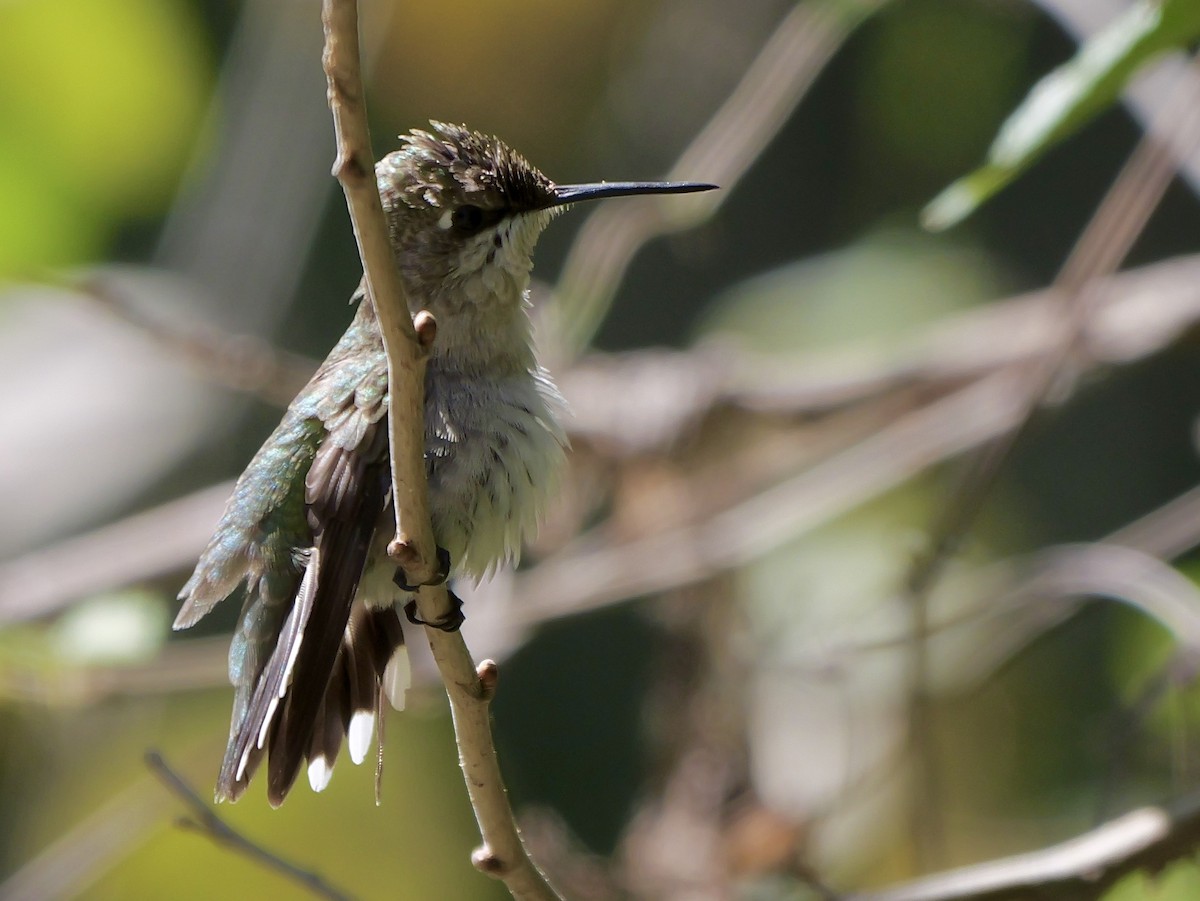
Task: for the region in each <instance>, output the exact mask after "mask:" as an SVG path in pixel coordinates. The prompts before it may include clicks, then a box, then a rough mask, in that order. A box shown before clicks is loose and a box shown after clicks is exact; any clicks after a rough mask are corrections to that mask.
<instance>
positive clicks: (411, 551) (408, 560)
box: [387, 535, 425, 584]
mask: <svg viewBox="0 0 1200 901" xmlns="http://www.w3.org/2000/svg"><path fill="white" fill-rule="evenodd" d="M387 553H388V557H389V558H390V559H391V560H392V562H393V563H395V564H396V565H397V566H399V567H400V568H401V569H403V570H404V571H405V572H408V571H409V570H416V569H420V568H421V566H422V564H423V563H424V562H425V561H424V558H423V557H422V556H421V552H420V551H418V550H417V547H416V545H414V544H413V542H412V539H411V538H409V537H408V536H407V535H397V536H396V537H395V538H393V539H392V540H391V541H390V542H388V546H387ZM414 584H416V583H414Z"/></svg>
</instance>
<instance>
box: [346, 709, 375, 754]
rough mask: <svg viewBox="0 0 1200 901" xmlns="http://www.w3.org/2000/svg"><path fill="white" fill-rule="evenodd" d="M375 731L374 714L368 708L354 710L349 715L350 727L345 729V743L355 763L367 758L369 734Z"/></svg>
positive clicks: (369, 747)
mask: <svg viewBox="0 0 1200 901" xmlns="http://www.w3.org/2000/svg"><path fill="white" fill-rule="evenodd" d="M374 732H375V714H374V712H373V711H370V710H359V711H356V712H355V714H354V716H352V717H350V728H349V729H347V730H346V739H347V741H346V744H347V745H348V746H349V749H350V759H351V760H353V761H354V762H355V764H359V763H362V762H363V761H364V760H366V759H367V752H368V751H369V750H371V736H372V735H373V734H374Z"/></svg>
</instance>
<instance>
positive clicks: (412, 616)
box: [404, 589, 466, 632]
mask: <svg viewBox="0 0 1200 901" xmlns="http://www.w3.org/2000/svg"><path fill="white" fill-rule="evenodd" d="M446 597H448V598H449V599H450V610H449V611H448V612H447V613H446V615H445V616H441V617H439V618H438V619H436V620H434V621H433V622H429V621H427V620H423V619H421V617H419V616H417V602H416V601H409V602H408V603H407V604H405V605H404V615H405V616H406V617H408V621H409V622H410V623H412V624H413V625H414V626H429V627H431V628H433V629H439V630H441V631H442V632H457V631H458V630H459V628H460V627H461V626H462V624H463V620H465V619H466V616H464V615H463V612H462V608H463V602H462V599H461V598H460V597H459V596H458V595H456V594H455V593H454V592H453V591H450V590H449V589H447V591H446Z"/></svg>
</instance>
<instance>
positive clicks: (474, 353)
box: [174, 122, 715, 807]
mask: <svg viewBox="0 0 1200 901" xmlns="http://www.w3.org/2000/svg"><path fill="white" fill-rule="evenodd" d="M430 126H431V127H430V129H429V130H421V129H414V130H413V131H412V132H410V133H409V134H407V135H403V136H401V138H400V146H399V149H397V150H396V151H394V152H392V153H390V154H388V155H387V156H385V157H384V158H383V159H382V160H380V161H379V163H378V164H377V165H376V167H375V174H376V180H377V182H378V187H379V193H380V197H381V199H382V202H383V210H384V214H385V217H386V220H387V225H388V233H389V237H390V240H391V245H392V250H393V253H394V259H395V263H396V266H397V268H398V271H399V273H400V278H401V281H402V284H403V286H404V293H405V296H406V297H407V298H408V303H409V307H410V310H409V312H410V313H411V314H412V315H414V316H415V315H416V314H417V313H418V312H420V311H421V310H427V311H429V312H430V313H431V314H432V315H433V316H434V317H435V320H436V322H437V338H436V341H435V342H434V345H433V347H432V348H431V351H430V355H429V357H428V360H427V365H426V371H425V408H424V419H425V422H424V460H425V472H426V476H427V479H428V486H429V507H430V514H431V518H432V525H433V534H434V538H435V540H436V542H437V545H438V558H439V563H440V564H441V570H442V574H443V575H445V576H447V577H455V578H457V577H466V578H471V579H474V580H476V581H478V580H479V579H482V578H483V577H485V576H486V575H488V574H489V573H490V572H491V571H493V570H494V569H495V568H496V567H498V566H501V565H504V564H507V563H515V562H516V560H517V558H518V556H519V554H520V550H521V545H522V542H523V540H524V539H526V538H528V537H529V536H530V535H531V533H533V532H534V530H535V529H536V526H537V521H538V516H539V511H540V510H541V507H542V506H543V503H544V502H545V500H546V499H547V497H548V496H549V495H550V494H551V492H552V491H553V490H554V486H555V483H556V475H557V473H558V471H559V469H560V467H561V466H562V464H563V462H564V458H565V453H566V446H567V437H566V433H565V431H564V427H563V421H564V417H565V416H566V412H567V408H566V402H565V401H564V400H563V398H562V396H561V394H560V393H559V391H558V389H557V388H556V387H555V384H554V381H553V380H552V378H551V377H550V374H549V373H548V372H547V371H546V370H545V368H543V367H542V365H541V364H540V363H539V362H538V357H537V353H536V349H535V347H534V343H533V334H532V332H533V329H532V321H531V319H530V315H529V311H530V305H529V276H530V271H531V269H532V266H533V252H534V247H535V245H536V244H537V241H538V238H539V236H540V235H541V233H542V230H543V229H544V228H545V227H546V225H547V224H548V223H549V222H550V220H551V219H553V218H554V216H555V215H556V214H558V213H559V212H561V211H562V210H563V209H565V208H566V207H567V205H569V204H572V203H576V202H579V201H586V200H594V199H599V198H604V197H617V196H623V195H634V194H677V193H687V192H693V191H706V190H710V189H712V188H713V187H715V186H714V185H707V184H699V183H692V182H600V183H595V184H579V185H558V184H555V183H554V182H552V181H551V180H550V179H548V178H547V177H546V176H545V175H543V174H542V173H541V172H540V171H538V170H537V169H536V168H534V166H532V165H531V164H530V163H529V162H527V161H526V160H525V159H524V158H523V157H522V156H521V155H520V154H518V153H516V152H515V151H514V150H512V149H511V148H510V147H508V146H507V145H506V144H504V143H503V142H501V141H500V140H499V139H497V138H495V137H490V136H486V135H483V134H481V133H479V132H476V131H472V130H470V129H468V128H466V127H465V126H460V125H450V124H446V123H442V122H431V123H430ZM351 302H352V303H356V304H357V309H356V311H355V314H354V318H353V320H352V322H351V323H350V326H349V327H348V328H347V330H346V332H345V333H344V334H343V335H342V337H341V340H340V341H338V343H337V345H336V346H335V347H334V348H333V350H332V351H330V353H329V356H328V357H326V359H325V361H324V362H323V363H322V364H321V365H320V367H319V368H318V369H317V371H316V373H315V374H314V375H313V377H312V379H311V380H310V381H309V382H308V384H307V385H306V386H305V387H304V388H303V389H302V390H301V391H300V393H299V394H298V395H297V396H296V398H295V399H294V400H293V401H292V403H291V404H290V405H289V406H288V409H287V412H286V414H285V415H284V417H283V420H282V421H281V422H280V424H279V426H278V427H277V428H276V429H275V431H274V432H272V433H271V435H270V437H268V438H267V440H266V443H264V444H263V446H262V448H261V449H260V450H259V451H258V453H257V454H256V455H255V456H254V458H253V459H252V460H251V461H250V464H249V465H248V466H247V468H246V470H245V472H244V473H242V475H241V477H240V478H239V479H238V480H237V483H236V486H235V487H234V490H233V495H232V497H231V498H230V499H229V502H228V504H227V505H226V507H225V511H224V513H223V514H222V516H221V519H220V521H219V523H218V525H217V528H216V531H215V533H214V535H213V537H212V538H211V540H210V541H209V543H208V545H207V547H206V548H205V549H204V551H203V553H202V554H201V556H200V560H199V562H198V564H197V565H196V569H195V571H194V572H193V573H192V575H191V577H190V578H189V579H188V580H187V583H186V584H185V585H184V586H183V588H182V590H181V591H180V593H179V600H180V601H182V607H181V608H180V611H179V614H178V616H177V617H176V619H175V623H174V628H175V629H185V628H188V627H189V626H192V625H194V624H195V623H197V622H198V621H199V620H200V619H201V618H202V617H204V616H205V615H206V614H207V613H208V612H209V611H211V610H212V609H213V608H214V607H215V606H216V605H217V604H219V603H220V602H221V601H223V600H225V599H226V598H228V597H231V596H237V597H238V599H239V600H240V601H241V605H242V609H241V615H240V617H239V619H238V624H237V627H236V630H235V632H234V636H233V640H232V642H231V645H230V650H229V679H230V682H231V683H232V684H233V687H234V702H233V715H232V720H231V724H230V732H229V743H228V746H227V749H226V752H225V756H224V759H223V761H222V763H221V768H220V772H219V774H218V777H217V787H216V799H217V800H218V801H222V800H230V801H236V800H237V799H238V797H240V796H241V794H242V793H243V792H244V791H245V789H246V787H247V786H248V785H249V782H250V779H251V777H252V776H253V775H254V773H255V771H256V769H257V767H258V765H259V763H260V762H261V761H262V758H263V757H264V756H265V757H266V758H267V761H268V762H267V798H268V801H269V802H270V803H271V805H272V806H275V807H277V806H279V805H280V804H282V803H283V800H284V798H285V797H286V796H287V794H288V792H289V791H290V789H291V788H292V786H293V784H294V783H295V781H296V778H297V776H298V775H299V772H300V769H301V768H302V767H304V766H305V764H307V775H308V781H309V784H310V785H311V787H312V788H313V789H314V790H315V791H322V790H323V789H324V788H325V787H326V786H327V785H328V784H329V781H330V779H331V777H332V773H333V765H334V761H335V760H336V758H337V755H338V752H339V750H340V748H341V745H342V742H343V740H345V742H346V745H347V748H348V751H349V754H350V757H351V759H352V760H353V761H354V762H355V763H361V762H362V761H363V760H364V759H365V758H366V756H367V753H368V751H369V750H370V748H371V745H372V736H373V734H374V732H375V731H376V730H375V725H376V722H377V721H379V722H380V723H381V717H382V715H383V710H384V707H383V704H384V701H385V700H386V701H387V702H388V703H390V704H391V706H392V707H394V708H395V709H403V707H404V700H405V692H406V691H407V689H408V687H409V684H410V681H411V674H410V669H409V663H408V655H407V652H406V650H405V645H404V631H403V626H402V625H401V617H402V615H403V617H404V618H405V619H408V620H410V621H412V622H418V623H419V622H420V620H418V619H417V617H416V616H415V613H414V610H415V605H413V604H412V592H413V591H414V590H415V588H414V586H412V585H410V584H409V583H408V579H407V577H406V575H405V574H404V572H403V570H400V569H398V568H397V567H396V565H395V564H394V563H393V562H391V561H390V559H389V557H388V554H387V544H388V542H389V540H390V539H391V537H392V533H393V531H394V529H393V526H394V518H393V513H392V502H391V483H390V466H389V456H388V454H389V449H388V426H387V417H388V382H387V359H386V356H385V354H384V347H383V340H382V338H381V335H380V328H379V321H378V319H377V318H376V313H375V308H374V305H373V303H372V301H371V299H370V297H369V296H368V295H367V292H366V289H365V287H364V286H363V285H362V284H360V286H359V288H358V290H357V291H356V292H354V294H353V295H352V298H351ZM456 603H457V605H458V607H459V608H461V602H459V601H457V600H456ZM461 622H462V615H461V612H456V614H452V615H451V616H449V617H448V618H447V619H446V620H445V621H444V622H439V623H433V624H432V625H435V626H437V627H439V628H444V629H448V630H449V629H455V628H458V626H459V625H460V624H461ZM427 625H428V624H427ZM380 732H382V730H380Z"/></svg>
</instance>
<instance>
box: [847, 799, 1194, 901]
mask: <svg viewBox="0 0 1200 901" xmlns="http://www.w3.org/2000/svg"><path fill="white" fill-rule="evenodd" d="M1198 844H1200V796H1197V795H1191V796H1188V797H1186V798H1184V799H1181V800H1180V801H1177V802H1176V803H1174V804H1172V805H1171V806H1169V807H1143V808H1141V809H1139V810H1135V811H1132V812H1131V813H1127V814H1125V815H1124V816H1121V817H1118V818H1117V819H1115V820H1111V821H1110V822H1108V823H1105V824H1104V825H1103V826H1100V827H1099V828H1097V829H1093V830H1092V831H1091V832H1086V833H1084V834H1083V835H1080V836H1077V837H1076V838H1073V839H1071V840H1069V841H1066V842H1063V843H1061V844H1058V845H1054V846H1052V847H1049V848H1043V849H1041V850H1038V851H1033V852H1030V853H1028V854H1021V855H1017V856H1015V857H1007V858H1003V859H1001V860H992V861H988V862H987V863H981V864H976V865H974V866H969V867H963V868H962V869H958V870H951V871H949V872H945V873H938V874H935V875H933V876H927V877H925V878H924V879H919V880H917V881H915V882H910V883H908V884H907V885H901V886H896V887H894V888H889V889H884V890H882V891H878V892H865V893H862V894H855V895H850V896H847V897H846V898H845V901H1020V899H1029V898H1071V899H1072V901H1090V899H1097V898H1099V897H1100V896H1101V895H1103V894H1104V892H1105V891H1106V890H1107V889H1108V888H1110V887H1111V886H1112V885H1113V884H1115V883H1116V882H1117V881H1118V880H1120V879H1121V878H1122V877H1123V876H1125V875H1127V874H1129V873H1133V872H1135V871H1137V870H1147V871H1149V872H1159V871H1161V870H1162V869H1163V868H1164V867H1165V866H1166V865H1167V864H1169V863H1171V862H1172V861H1175V860H1178V859H1180V858H1183V857H1188V856H1190V855H1192V854H1194V853H1195V850H1196V847H1197V845H1198Z"/></svg>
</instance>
